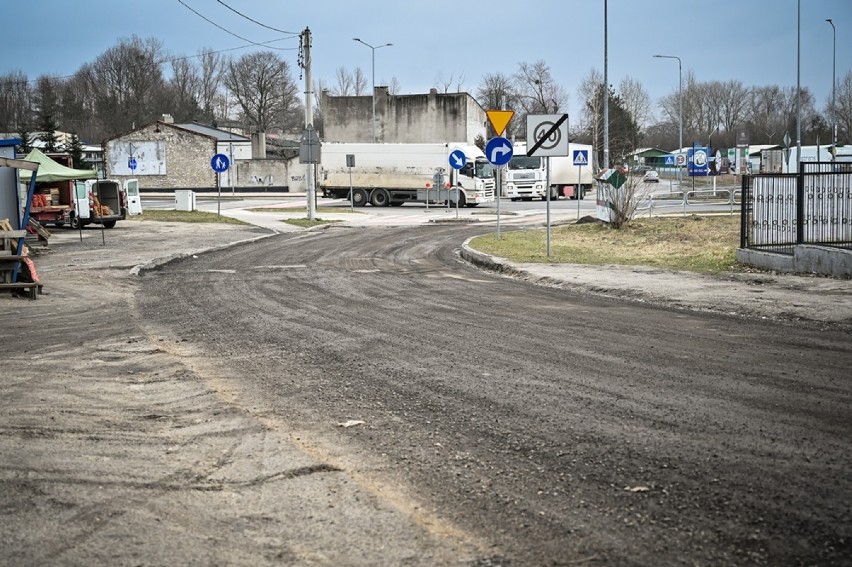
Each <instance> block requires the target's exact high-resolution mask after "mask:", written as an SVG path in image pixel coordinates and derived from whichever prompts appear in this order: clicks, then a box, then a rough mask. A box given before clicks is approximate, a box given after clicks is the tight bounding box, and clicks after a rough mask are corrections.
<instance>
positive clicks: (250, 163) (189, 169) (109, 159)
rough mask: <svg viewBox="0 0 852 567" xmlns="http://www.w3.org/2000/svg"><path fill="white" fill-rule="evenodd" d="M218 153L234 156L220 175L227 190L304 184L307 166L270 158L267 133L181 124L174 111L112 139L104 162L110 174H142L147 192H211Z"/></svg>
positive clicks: (286, 188) (142, 186)
mask: <svg viewBox="0 0 852 567" xmlns="http://www.w3.org/2000/svg"><path fill="white" fill-rule="evenodd" d="M216 154H224V155H226V156H229V159H230V161H231V166H230V167H229V168H228V170H227V171H226V172H224V173H222V174H221V175H220V177H219V183H220V185H221V187H222V189H223V190H224V189H232V188H233V189H234V190H236V189H239V190H240V191H253V192H254V191H285V192H286V191H290V190H291V187H293V186H295V188H294V189H293V190H302V186H303V185H304V177H305V171H304V166H302V167H298V163H296V164H295V165H294V164H293V162H292V161H291V160H287V159H277V158H267V157H266V145H265V137H264V135H263V134H262V133H259V134H255V135H253V136H252V137H247V136H242V135H239V134H234V133H232V132H229V131H227V130H222V129H219V128H216V127H213V126H206V125H204V124H198V123H191V124H175V123H174V122H173V121H172V120H171V118H170V117H169V115H164V116H163V119H162V120H157V121H155V122H152V123H150V124H146V125H145V126H142V127H141V128H138V129H135V130H132V131H130V132H126V133H124V134H120V135H118V136H115V137H113V138H110V139H109V140H107V142H106V146H105V149H104V162H105V167H106V176H107V177H108V178H110V179H117V180H120V181H123V180H126V179H138V180H139V187H140V190H141V191H143V192H145V191H157V190H165V191H171V190H174V189H190V190H193V191H197V192H205V191H215V190H216V189H217V174H216V172H214V171H213V169H212V167H211V166H210V161H211V160H212V158H213V156H214V155H216ZM131 158H132V159H131ZM131 165H133V166H135V167H133V168H131ZM291 169H292V170H293V172H292V174H291V172H290V170H291Z"/></svg>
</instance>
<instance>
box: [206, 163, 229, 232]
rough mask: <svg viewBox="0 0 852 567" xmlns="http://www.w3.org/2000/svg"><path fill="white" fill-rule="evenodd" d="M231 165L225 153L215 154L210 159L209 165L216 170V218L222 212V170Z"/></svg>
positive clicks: (226, 169)
mask: <svg viewBox="0 0 852 567" xmlns="http://www.w3.org/2000/svg"><path fill="white" fill-rule="evenodd" d="M230 165H231V162H230V160H228V156H226V155H225V154H216V155H215V156H213V158H212V159H211V160H210V167H212V168H213V171H215V172H216V193H217V195H218V197H217V200H216V218H219V217H220V216H221V213H222V179H221V175H222V172H224V171H228V167H229V166H230Z"/></svg>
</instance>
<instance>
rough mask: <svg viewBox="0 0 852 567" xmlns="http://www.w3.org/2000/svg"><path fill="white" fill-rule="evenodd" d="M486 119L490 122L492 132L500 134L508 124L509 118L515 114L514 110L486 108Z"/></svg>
mask: <svg viewBox="0 0 852 567" xmlns="http://www.w3.org/2000/svg"><path fill="white" fill-rule="evenodd" d="M485 114H487V115H488V120H489V121H490V122H491V127H492V128H494V133H495V134H496V135H497V136H502V135H503V132H505V131H506V126H508V125H509V120H511V119H512V117H513V116H514V115H515V111H514V110H486V111H485Z"/></svg>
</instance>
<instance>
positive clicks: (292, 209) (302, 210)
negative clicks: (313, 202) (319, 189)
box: [247, 207, 366, 215]
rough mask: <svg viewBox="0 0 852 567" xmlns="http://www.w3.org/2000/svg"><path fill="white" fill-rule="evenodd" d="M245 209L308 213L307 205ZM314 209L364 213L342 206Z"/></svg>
mask: <svg viewBox="0 0 852 567" xmlns="http://www.w3.org/2000/svg"><path fill="white" fill-rule="evenodd" d="M247 210H249V211H252V212H253V213H299V214H303V215H306V214H308V208H307V207H262V208H258V209H247ZM316 210H317V211H319V210H322V211H324V212H327V213H334V214H337V213H352V214H356V215H363V214H366V213H363V212H361V211H350V210H349V209H345V208H343V207H322V209H320V208H319V207H318V208H317V209H316Z"/></svg>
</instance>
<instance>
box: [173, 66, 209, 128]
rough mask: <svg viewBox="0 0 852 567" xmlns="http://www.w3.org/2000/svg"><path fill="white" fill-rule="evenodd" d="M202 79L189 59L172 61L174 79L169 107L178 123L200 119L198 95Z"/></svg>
mask: <svg viewBox="0 0 852 567" xmlns="http://www.w3.org/2000/svg"><path fill="white" fill-rule="evenodd" d="M201 84H202V78H201V76H200V75H199V72H198V69H196V67H195V65H194V64H193V63H192V61H190V60H189V59H186V58H184V59H175V60H174V61H172V78H171V80H170V81H169V83H168V99H167V101H168V102H167V106H166V108H168V109H169V110H170V111H171V113H172V114H173V115H174V117H175V119H176V120H177V121H178V122H183V121H186V120H192V119H194V118H197V117H198V114H199V110H200V107H199V104H198V95H199V93H200V91H201Z"/></svg>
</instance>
